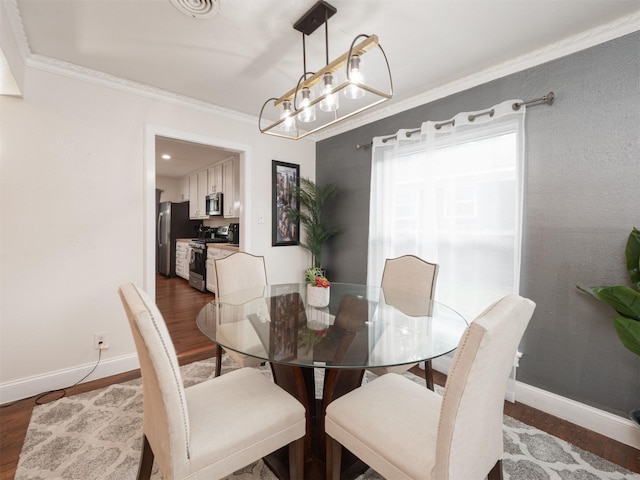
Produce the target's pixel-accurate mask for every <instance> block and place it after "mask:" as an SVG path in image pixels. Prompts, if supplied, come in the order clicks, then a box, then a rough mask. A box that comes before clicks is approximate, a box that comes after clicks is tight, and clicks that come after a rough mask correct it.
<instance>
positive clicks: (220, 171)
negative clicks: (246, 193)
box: [178, 157, 240, 220]
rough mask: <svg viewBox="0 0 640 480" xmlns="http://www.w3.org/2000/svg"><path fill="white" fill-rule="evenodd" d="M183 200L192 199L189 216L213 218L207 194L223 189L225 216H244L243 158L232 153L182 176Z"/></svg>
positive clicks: (181, 194)
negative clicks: (231, 155) (206, 166)
mask: <svg viewBox="0 0 640 480" xmlns="http://www.w3.org/2000/svg"><path fill="white" fill-rule="evenodd" d="M178 193H179V195H180V201H181V202H186V201H187V200H188V201H189V217H190V218H191V219H192V220H201V219H206V218H209V216H208V215H207V195H209V194H210V193H222V194H223V197H222V209H223V215H224V217H225V218H238V217H240V159H238V158H233V157H230V158H228V159H227V160H225V161H224V162H222V163H217V164H215V165H211V166H210V167H209V168H207V169H206V170H202V171H200V172H197V173H193V174H191V175H190V176H188V177H185V178H182V179H180V180H179V183H178Z"/></svg>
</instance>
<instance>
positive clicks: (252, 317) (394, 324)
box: [196, 283, 467, 368]
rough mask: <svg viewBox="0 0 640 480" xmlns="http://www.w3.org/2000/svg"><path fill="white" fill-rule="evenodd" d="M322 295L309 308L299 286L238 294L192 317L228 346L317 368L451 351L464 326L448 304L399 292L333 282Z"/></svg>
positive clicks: (404, 360)
mask: <svg viewBox="0 0 640 480" xmlns="http://www.w3.org/2000/svg"><path fill="white" fill-rule="evenodd" d="M321 293H322V292H321ZM326 293H328V294H329V299H328V305H326V306H313V305H310V304H309V302H308V299H307V285H306V284H304V283H302V284H295V283H293V284H281V285H268V286H266V287H258V288H252V289H247V290H243V291H238V292H234V293H232V294H229V295H225V296H222V297H220V298H219V299H216V300H214V301H213V302H210V303H208V304H206V305H205V306H204V307H203V308H202V309H201V310H200V312H199V313H198V315H197V318H196V322H197V324H198V327H199V328H200V331H202V333H204V334H205V335H206V336H207V337H209V338H210V339H211V340H213V341H214V342H216V343H217V344H219V345H221V346H222V347H224V348H225V349H229V350H234V351H236V352H239V353H243V354H246V355H249V356H252V357H256V358H259V359H262V360H265V361H267V362H275V363H280V364H289V365H297V366H304V367H319V368H375V367H385V366H394V365H402V364H411V363H417V362H420V361H423V360H429V359H432V358H435V357H439V356H441V355H444V354H446V353H449V352H451V351H452V350H454V349H455V348H456V347H457V345H458V341H459V339H460V337H461V336H462V333H463V331H464V329H465V328H466V327H467V322H466V321H465V319H464V318H463V317H462V316H461V315H460V314H459V313H457V312H456V311H454V310H453V309H451V308H449V307H447V306H446V305H443V304H441V303H438V302H435V301H431V300H426V299H424V298H422V297H418V296H415V295H410V294H406V293H404V292H401V291H394V290H389V289H382V288H379V287H370V286H364V285H354V284H345V283H332V284H331V287H330V289H329V292H325V294H326ZM312 297H313V296H312V295H310V297H309V298H310V300H311V303H314V301H313V298H312Z"/></svg>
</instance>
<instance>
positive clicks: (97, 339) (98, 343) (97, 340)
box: [93, 332, 109, 350]
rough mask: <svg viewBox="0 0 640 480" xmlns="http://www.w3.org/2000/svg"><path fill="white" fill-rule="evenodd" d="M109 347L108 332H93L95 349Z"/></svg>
mask: <svg viewBox="0 0 640 480" xmlns="http://www.w3.org/2000/svg"><path fill="white" fill-rule="evenodd" d="M106 348H109V344H108V343H107V332H100V333H94V334H93V349H94V350H99V349H103V350H104V349H106Z"/></svg>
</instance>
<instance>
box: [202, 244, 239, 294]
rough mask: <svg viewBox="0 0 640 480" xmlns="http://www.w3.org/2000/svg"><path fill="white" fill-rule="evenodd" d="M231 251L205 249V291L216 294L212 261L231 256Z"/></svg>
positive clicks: (213, 248)
mask: <svg viewBox="0 0 640 480" xmlns="http://www.w3.org/2000/svg"><path fill="white" fill-rule="evenodd" d="M232 253H233V251H231V250H224V249H222V248H215V247H207V290H209V291H210V292H212V293H216V268H215V266H214V264H213V261H214V260H216V259H220V258H224V257H227V256H229V255H231V254H232Z"/></svg>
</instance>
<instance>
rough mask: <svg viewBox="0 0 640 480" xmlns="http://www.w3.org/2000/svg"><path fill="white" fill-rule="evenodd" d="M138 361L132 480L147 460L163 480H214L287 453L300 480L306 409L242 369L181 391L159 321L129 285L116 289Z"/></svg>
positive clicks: (144, 471)
mask: <svg viewBox="0 0 640 480" xmlns="http://www.w3.org/2000/svg"><path fill="white" fill-rule="evenodd" d="M119 294H120V298H121V300H122V303H123V305H124V309H125V311H126V313H127V317H128V319H129V325H130V327H131V331H132V333H133V338H134V340H135V344H136V350H137V351H138V358H139V360H140V370H141V372H142V388H143V434H144V436H143V446H142V456H141V460H140V467H139V471H138V478H139V479H142V478H145V479H148V478H150V476H151V470H152V466H153V462H154V457H155V460H156V462H157V463H158V467H159V470H160V473H161V474H162V478H163V479H164V480H171V479H183V478H189V479H194V480H195V479H217V478H222V477H225V476H227V475H229V474H231V473H233V472H234V471H236V470H238V469H240V468H242V467H245V466H247V465H249V464H251V463H252V462H254V461H256V460H258V459H260V458H262V457H263V456H265V455H268V454H269V453H271V452H274V451H275V450H277V449H279V448H281V447H284V446H286V445H287V444H288V445H289V457H290V460H289V461H290V469H291V471H292V472H294V475H295V476H297V478H300V479H302V476H303V468H304V454H303V449H304V440H303V438H304V437H303V436H304V434H305V409H304V407H303V406H302V405H301V404H300V402H298V401H297V400H296V399H294V398H293V397H292V396H291V395H289V394H288V393H286V392H285V391H284V390H282V389H281V388H280V387H278V386H277V385H276V384H274V383H273V382H272V381H270V380H269V379H268V378H265V377H264V375H262V374H261V373H260V372H258V371H257V370H255V369H251V368H243V369H239V370H235V371H233V372H230V373H229V374H227V375H224V376H222V377H215V378H213V379H211V380H207V381H205V382H202V383H199V384H196V385H194V386H191V387H188V388H184V386H183V383H182V377H181V375H180V369H179V367H178V360H177V357H176V352H175V349H174V346H173V343H172V341H171V337H170V336H169V332H168V330H167V326H166V324H165V322H164V319H163V317H162V314H161V313H160V311H159V310H158V308H157V306H156V305H155V303H154V302H152V301H151V300H150V299H149V297H148V296H147V294H146V293H145V292H143V291H142V290H140V289H139V288H137V287H136V286H135V285H133V284H130V283H129V284H125V285H122V286H121V287H120V288H119Z"/></svg>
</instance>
